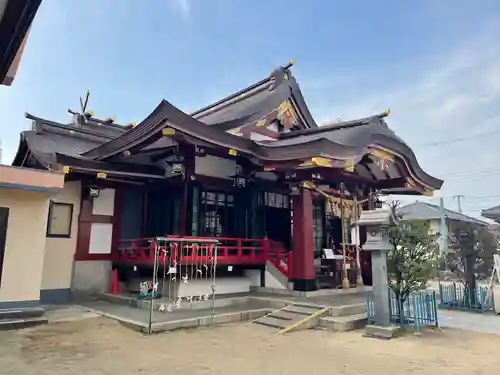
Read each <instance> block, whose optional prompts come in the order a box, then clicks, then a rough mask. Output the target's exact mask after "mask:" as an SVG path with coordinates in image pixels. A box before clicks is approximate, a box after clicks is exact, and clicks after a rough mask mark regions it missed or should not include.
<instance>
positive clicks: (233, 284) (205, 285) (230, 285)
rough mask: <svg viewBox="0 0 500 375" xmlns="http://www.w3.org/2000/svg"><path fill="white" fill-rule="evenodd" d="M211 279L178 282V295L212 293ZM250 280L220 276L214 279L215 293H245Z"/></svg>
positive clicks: (247, 290)
mask: <svg viewBox="0 0 500 375" xmlns="http://www.w3.org/2000/svg"><path fill="white" fill-rule="evenodd" d="M211 285H212V281H211V280H191V281H189V283H188V284H184V283H180V285H179V291H178V293H179V294H178V295H179V297H187V296H199V295H200V294H209V295H211V294H212V288H211ZM250 285H251V282H250V280H249V279H248V278H247V277H220V278H216V279H215V294H216V295H221V294H232V293H246V292H249V291H250Z"/></svg>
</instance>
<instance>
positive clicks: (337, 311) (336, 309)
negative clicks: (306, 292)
mask: <svg viewBox="0 0 500 375" xmlns="http://www.w3.org/2000/svg"><path fill="white" fill-rule="evenodd" d="M365 311H366V310H365V304H364V303H354V304H350V305H340V306H332V307H330V316H334V317H337V316H347V315H357V314H363V313H365Z"/></svg>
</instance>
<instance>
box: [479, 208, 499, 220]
mask: <svg viewBox="0 0 500 375" xmlns="http://www.w3.org/2000/svg"><path fill="white" fill-rule="evenodd" d="M481 216H483V217H485V218H487V219H490V220H494V221H496V222H497V223H500V206H495V207H491V208H488V209H486V210H483V211H481Z"/></svg>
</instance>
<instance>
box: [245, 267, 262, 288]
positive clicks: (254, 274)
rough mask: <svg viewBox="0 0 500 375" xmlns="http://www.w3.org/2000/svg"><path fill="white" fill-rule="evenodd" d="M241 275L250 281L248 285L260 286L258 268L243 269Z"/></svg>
mask: <svg viewBox="0 0 500 375" xmlns="http://www.w3.org/2000/svg"><path fill="white" fill-rule="evenodd" d="M243 275H245V277H246V278H247V279H248V281H249V282H250V286H260V270H243Z"/></svg>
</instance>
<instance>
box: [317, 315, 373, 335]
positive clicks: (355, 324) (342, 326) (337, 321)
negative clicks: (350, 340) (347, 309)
mask: <svg viewBox="0 0 500 375" xmlns="http://www.w3.org/2000/svg"><path fill="white" fill-rule="evenodd" d="M366 323H367V320H366V313H363V314H353V315H347V316H326V317H324V318H319V326H320V327H322V328H325V329H327V330H329V331H334V332H344V331H353V330H355V329H360V328H363V327H364V326H366Z"/></svg>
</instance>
